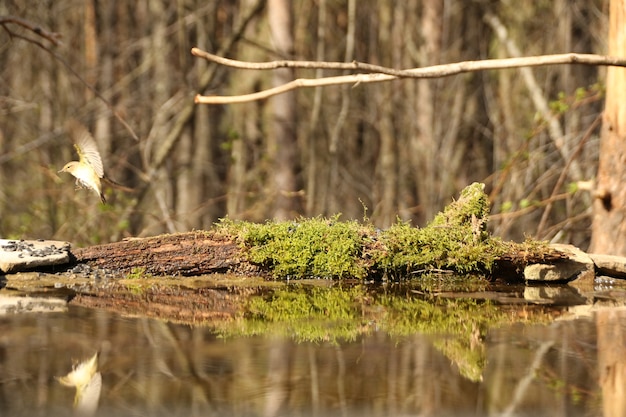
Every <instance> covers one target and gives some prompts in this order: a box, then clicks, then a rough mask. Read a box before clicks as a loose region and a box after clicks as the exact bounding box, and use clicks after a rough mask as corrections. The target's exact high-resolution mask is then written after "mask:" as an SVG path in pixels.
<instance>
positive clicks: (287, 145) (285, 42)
mask: <svg viewBox="0 0 626 417" xmlns="http://www.w3.org/2000/svg"><path fill="white" fill-rule="evenodd" d="M267 12H268V22H269V28H270V32H271V38H272V43H273V45H274V48H275V50H276V52H277V53H278V54H279V55H280V56H282V57H285V58H288V57H291V56H292V55H293V22H292V3H291V1H289V0H269V1H268V2H267ZM293 79H294V74H293V69H290V68H281V69H278V70H276V71H275V72H274V74H273V78H272V85H274V86H278V85H282V84H286V83H288V82H289V81H291V80H293ZM270 103H271V111H272V116H271V117H272V119H271V124H272V126H271V128H270V132H271V133H270V135H269V136H270V137H269V141H270V143H269V145H270V160H271V161H272V168H273V169H272V170H271V172H270V175H271V176H272V178H273V188H274V192H275V200H274V213H273V217H274V218H276V219H278V220H284V219H289V218H293V217H295V216H296V215H297V214H298V213H299V212H300V209H299V207H300V203H299V201H298V199H297V198H296V194H295V193H296V191H297V190H298V182H297V179H296V174H297V167H298V165H299V164H298V154H297V149H296V148H297V135H296V94H295V92H289V93H286V94H282V95H279V96H276V97H273V98H272V99H271V101H270Z"/></svg>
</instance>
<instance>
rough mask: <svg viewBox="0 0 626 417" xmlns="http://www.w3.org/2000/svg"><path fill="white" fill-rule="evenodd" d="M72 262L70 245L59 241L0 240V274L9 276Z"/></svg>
mask: <svg viewBox="0 0 626 417" xmlns="http://www.w3.org/2000/svg"><path fill="white" fill-rule="evenodd" d="M69 261H70V244H69V243H68V242H61V241H58V240H43V239H41V240H10V239H0V272H2V273H5V274H8V273H13V272H18V271H25V270H29V269H34V268H38V267H45V266H51V265H63V264H67V263H68V262H69Z"/></svg>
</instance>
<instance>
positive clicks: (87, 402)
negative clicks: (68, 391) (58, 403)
mask: <svg viewBox="0 0 626 417" xmlns="http://www.w3.org/2000/svg"><path fill="white" fill-rule="evenodd" d="M57 380H58V381H59V382H60V383H61V384H63V385H65V386H66V387H75V388H76V396H75V397H74V410H75V411H76V412H77V413H78V414H79V415H82V416H90V415H93V414H94V413H95V412H96V409H97V408H98V400H99V399H100V392H101V390H102V375H101V374H100V372H98V353H97V352H96V353H95V354H94V355H93V356H92V357H91V358H90V359H88V360H86V361H84V362H81V363H79V364H78V365H75V366H74V367H73V369H72V371H71V372H70V373H69V374H67V375H65V376H61V377H58V378H57Z"/></svg>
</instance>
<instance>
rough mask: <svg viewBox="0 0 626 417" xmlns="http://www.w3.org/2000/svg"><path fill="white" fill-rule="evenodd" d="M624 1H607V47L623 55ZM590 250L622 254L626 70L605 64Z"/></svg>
mask: <svg viewBox="0 0 626 417" xmlns="http://www.w3.org/2000/svg"><path fill="white" fill-rule="evenodd" d="M625 25H626V1H625V0H611V3H610V9H609V41H608V44H609V50H608V53H609V54H610V55H614V56H626V26H625ZM606 85H607V89H606V103H605V109H604V115H603V123H602V134H601V135H602V136H601V140H600V163H599V166H598V177H597V184H596V192H595V197H596V199H595V201H594V205H593V208H594V217H593V224H592V237H591V246H590V251H591V252H595V253H606V254H613V255H626V221H625V219H624V217H625V216H626V187H624V184H626V164H625V163H626V105H624V100H626V69H624V68H616V67H609V68H608V69H607V80H606Z"/></svg>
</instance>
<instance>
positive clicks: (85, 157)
mask: <svg viewBox="0 0 626 417" xmlns="http://www.w3.org/2000/svg"><path fill="white" fill-rule="evenodd" d="M70 129H71V132H72V136H73V138H74V148H76V152H78V157H79V158H80V162H86V163H88V164H89V165H91V167H92V168H93V170H94V171H95V172H96V174H98V177H100V178H102V177H103V176H104V168H103V165H102V158H101V157H100V152H98V146H97V145H96V141H95V140H94V139H93V137H92V136H91V133H89V131H88V130H87V128H85V126H83V125H82V124H80V123H78V122H76V121H71V123H70Z"/></svg>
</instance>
